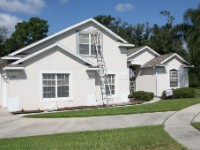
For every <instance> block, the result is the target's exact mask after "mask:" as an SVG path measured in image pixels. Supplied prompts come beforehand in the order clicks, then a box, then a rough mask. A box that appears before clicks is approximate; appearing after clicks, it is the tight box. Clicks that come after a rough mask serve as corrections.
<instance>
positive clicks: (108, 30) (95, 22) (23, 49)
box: [9, 18, 128, 56]
mask: <svg viewBox="0 0 200 150" xmlns="http://www.w3.org/2000/svg"><path fill="white" fill-rule="evenodd" d="M88 22H93V23H94V24H96V25H97V26H99V27H100V28H102V29H103V30H105V31H106V32H108V33H109V34H110V35H112V36H113V37H115V38H116V39H118V40H119V41H122V42H124V43H128V42H127V41H126V40H124V39H122V38H121V37H120V36H118V35H117V34H116V33H114V32H112V31H111V30H110V29H108V28H107V27H105V26H104V25H102V24H101V23H99V22H98V21H96V20H95V19H93V18H90V19H87V20H85V21H82V22H80V23H77V24H75V25H73V26H70V27H68V28H66V29H64V30H61V31H59V32H57V33H54V34H52V35H50V36H48V37H46V38H44V39H42V40H39V41H37V42H35V43H32V44H30V45H28V46H26V47H24V48H21V49H19V50H17V51H15V52H13V53H10V54H9V56H14V55H16V54H18V53H21V52H23V51H25V50H27V49H29V48H32V47H34V46H36V45H38V44H40V43H43V42H45V41H48V40H50V39H52V38H54V37H56V36H59V35H61V34H63V33H65V32H67V31H70V30H72V29H74V28H77V27H79V26H81V25H83V24H86V23H88Z"/></svg>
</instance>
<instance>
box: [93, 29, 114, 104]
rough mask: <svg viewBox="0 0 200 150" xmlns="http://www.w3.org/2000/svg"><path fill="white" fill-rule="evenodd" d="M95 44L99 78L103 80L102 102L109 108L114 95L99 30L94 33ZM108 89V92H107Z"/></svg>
mask: <svg viewBox="0 0 200 150" xmlns="http://www.w3.org/2000/svg"><path fill="white" fill-rule="evenodd" d="M93 42H94V46H95V49H96V56H97V64H98V67H99V70H98V71H97V72H98V74H99V76H100V80H101V86H100V87H101V94H102V101H103V105H105V106H109V105H110V104H109V102H110V101H112V100H113V98H112V93H111V89H110V86H109V84H108V83H109V82H108V78H107V76H108V74H107V70H106V65H105V61H104V57H103V49H102V47H101V44H100V43H101V35H100V32H99V31H98V30H95V31H94V32H93ZM106 89H107V90H106Z"/></svg>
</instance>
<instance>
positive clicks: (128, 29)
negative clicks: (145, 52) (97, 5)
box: [94, 15, 150, 47]
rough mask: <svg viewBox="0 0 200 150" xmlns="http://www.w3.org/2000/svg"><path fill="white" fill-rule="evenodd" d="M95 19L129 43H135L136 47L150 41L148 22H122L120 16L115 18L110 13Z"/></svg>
mask: <svg viewBox="0 0 200 150" xmlns="http://www.w3.org/2000/svg"><path fill="white" fill-rule="evenodd" d="M94 19H96V20H97V21H98V22H100V23H101V24H103V25H104V26H106V27H107V28H109V29H110V30H112V31H113V32H115V33H116V34H117V35H119V36H120V37H122V38H123V39H125V40H126V41H128V42H129V43H133V44H135V45H136V47H139V46H142V45H145V44H147V43H148V39H149V35H150V28H149V25H148V23H146V24H137V25H136V26H132V25H131V24H129V23H127V22H122V21H121V19H120V18H115V17H112V16H110V15H108V16H106V15H99V16H96V17H94Z"/></svg>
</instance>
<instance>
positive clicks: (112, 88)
mask: <svg viewBox="0 0 200 150" xmlns="http://www.w3.org/2000/svg"><path fill="white" fill-rule="evenodd" d="M107 82H108V83H107V86H106V94H110V92H111V94H112V95H115V75H113V74H109V75H107ZM109 87H110V89H109ZM109 90H110V91H109Z"/></svg>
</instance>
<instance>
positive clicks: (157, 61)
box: [143, 53, 174, 67]
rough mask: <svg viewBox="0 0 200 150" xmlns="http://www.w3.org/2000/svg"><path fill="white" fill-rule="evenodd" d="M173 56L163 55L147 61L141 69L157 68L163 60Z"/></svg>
mask: <svg viewBox="0 0 200 150" xmlns="http://www.w3.org/2000/svg"><path fill="white" fill-rule="evenodd" d="M172 55H174V53H171V54H165V55H160V56H158V57H156V58H153V59H151V60H150V61H148V62H147V63H145V64H144V65H143V67H153V66H157V65H160V64H161V62H163V61H164V60H166V59H167V58H169V57H170V56H172Z"/></svg>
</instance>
